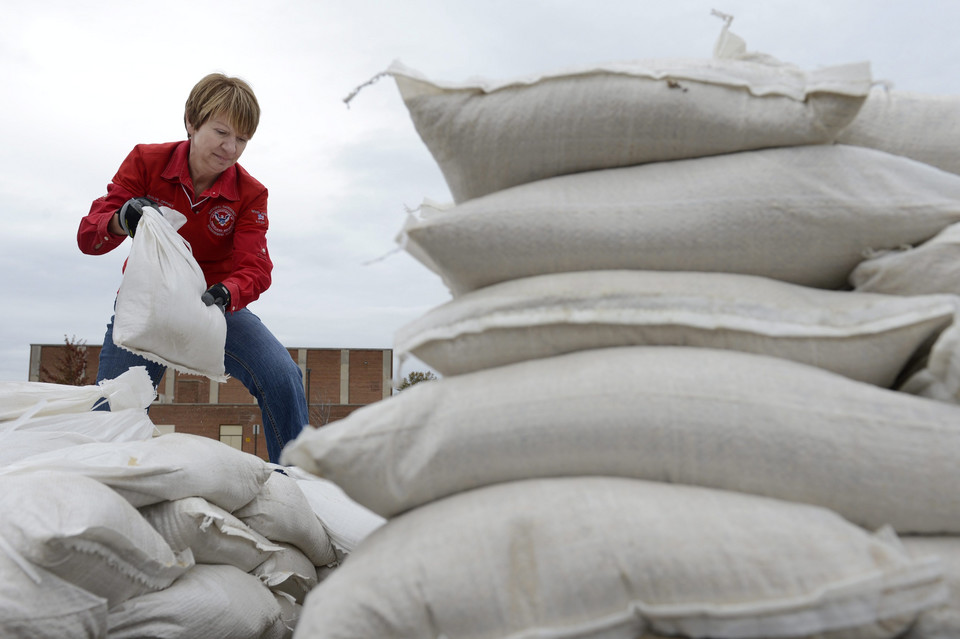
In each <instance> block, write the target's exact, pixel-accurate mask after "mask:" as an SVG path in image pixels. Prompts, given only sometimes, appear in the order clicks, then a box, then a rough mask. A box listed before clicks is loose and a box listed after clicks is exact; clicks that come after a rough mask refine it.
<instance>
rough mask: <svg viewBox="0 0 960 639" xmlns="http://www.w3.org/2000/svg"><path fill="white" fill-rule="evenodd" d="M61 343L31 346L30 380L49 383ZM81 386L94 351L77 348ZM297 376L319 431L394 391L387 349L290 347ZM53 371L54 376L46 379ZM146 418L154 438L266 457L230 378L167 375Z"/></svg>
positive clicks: (251, 413)
mask: <svg viewBox="0 0 960 639" xmlns="http://www.w3.org/2000/svg"><path fill="white" fill-rule="evenodd" d="M69 348H70V347H69V345H67V344H31V345H30V376H29V379H30V381H34V382H38V381H39V382H49V381H53V375H56V371H58V370H59V369H60V368H61V366H62V364H63V361H64V358H65V357H66V355H67V353H68V349H69ZM82 348H83V349H84V351H85V354H84V356H85V358H86V362H87V383H89V384H92V383H94V380H95V379H96V376H97V364H98V361H99V358H100V346H99V345H98V346H83V347H82ZM288 351H289V352H290V356H291V357H292V358H293V360H294V361H295V362H297V364H298V365H299V366H300V370H301V371H302V372H303V383H304V388H306V390H307V404H308V406H309V408H310V423H311V424H312V425H314V426H322V425H324V424H326V423H328V422H331V421H335V420H338V419H343V418H344V417H346V416H347V415H349V414H350V413H352V412H353V411H355V410H356V409H358V408H360V407H361V406H365V405H367V404H372V403H373V402H376V401H379V400H381V399H383V398H385V397H389V396H390V394H391V393H392V389H393V350H392V349H339V348H336V349H335V348H290V349H288ZM51 373H53V375H51ZM150 419H151V421H152V422H153V423H154V424H155V425H156V426H157V428H158V429H159V430H160V431H161V432H174V431H176V432H183V433H191V434H195V435H203V436H205V437H212V438H213V439H219V440H220V441H223V442H226V443H228V444H230V445H232V446H235V447H236V448H239V449H240V450H243V451H244V452H248V453H253V454H255V455H258V456H259V457H262V458H263V459H267V444H266V441H265V439H264V435H263V428H262V424H263V422H262V421H261V418H260V408H259V407H258V406H257V403H256V400H255V399H254V398H253V396H252V395H251V394H250V393H249V392H248V391H247V389H246V388H244V386H243V384H241V383H240V382H239V381H237V380H236V379H233V378H230V379H229V380H227V381H226V382H224V383H218V382H213V381H211V380H210V379H208V378H206V377H203V376H199V375H188V374H184V373H179V372H176V371H174V370H173V369H169V368H168V369H167V372H166V374H165V375H164V376H163V379H162V380H161V381H160V386H159V388H158V397H157V399H156V400H155V401H154V402H153V404H152V405H151V406H150Z"/></svg>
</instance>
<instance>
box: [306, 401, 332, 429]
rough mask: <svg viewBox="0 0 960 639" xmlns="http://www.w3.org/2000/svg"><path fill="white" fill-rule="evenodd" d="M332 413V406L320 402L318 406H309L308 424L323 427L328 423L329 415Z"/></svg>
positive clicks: (328, 403)
mask: <svg viewBox="0 0 960 639" xmlns="http://www.w3.org/2000/svg"><path fill="white" fill-rule="evenodd" d="M332 412H333V404H331V403H330V402H326V401H322V402H320V403H319V404H310V424H311V425H313V426H318V427H319V426H325V425H327V424H329V423H330V415H331V413H332Z"/></svg>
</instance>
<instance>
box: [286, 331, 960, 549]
mask: <svg viewBox="0 0 960 639" xmlns="http://www.w3.org/2000/svg"><path fill="white" fill-rule="evenodd" d="M284 459H285V461H284V463H290V464H296V465H297V466H299V467H301V468H304V469H306V470H308V471H310V472H313V473H315V474H317V475H320V476H323V477H326V478H328V479H329V480H330V481H332V482H334V483H336V485H338V486H340V487H341V488H342V489H343V490H344V491H345V492H346V493H347V494H348V495H350V496H351V497H352V498H353V499H355V500H356V501H357V502H358V503H360V504H362V505H364V506H365V507H367V508H370V509H371V510H373V511H374V512H377V513H380V514H381V515H383V516H385V517H390V516H393V515H395V514H397V513H399V512H403V511H405V510H408V509H410V508H414V507H417V506H420V505H422V504H425V503H428V502H430V501H432V500H435V499H439V498H441V497H444V496H447V495H450V494H453V493H456V492H459V491H463V490H469V489H471V488H476V487H480V486H484V485H488V484H493V483H497V482H503V481H512V480H518V479H526V478H536V477H552V476H572V475H597V474H601V475H616V476H623V477H635V478H639V479H648V480H655V481H668V482H676V483H683V484H692V485H699V486H706V487H714V488H722V489H727V490H735V491H740V492H745V493H754V494H758V495H765V496H768V497H776V498H779V499H786V500H791V501H796V502H804V503H810V504H814V505H818V506H823V507H827V508H831V509H833V510H835V511H836V512H838V513H840V514H841V515H842V516H844V517H846V518H847V519H849V520H851V521H853V522H854V523H858V524H861V525H864V526H867V527H869V528H876V527H879V526H882V525H886V524H889V525H891V526H893V527H894V528H895V529H896V530H897V531H898V532H917V533H943V532H947V533H951V534H956V533H960V491H958V490H957V486H960V464H957V459H960V406H957V405H955V404H948V403H944V402H937V401H931V400H928V399H923V398H918V397H914V396H912V395H908V394H906V393H902V392H898V391H893V390H886V389H882V388H878V387H876V386H873V385H870V384H864V383H862V382H856V381H853V380H850V379H847V378H844V377H841V376H839V375H837V374H834V373H831V372H828V371H825V370H822V369H819V368H815V367H812V366H808V365H804V364H798V363H796V362H791V361H789V360H785V359H780V358H773V357H768V356H763V355H754V354H749V353H742V352H737V351H729V350H716V349H706V348H693V347H674V346H649V347H644V346H638V347H622V348H609V349H596V350H589V351H581V352H578V353H571V354H568V355H560V356H557V357H552V358H544V359H538V360H530V361H527V362H521V363H518V364H512V365H510V366H503V367H500V368H492V369H486V370H483V371H477V372H475V373H467V374H464V375H454V376H451V377H444V378H442V379H440V380H437V381H431V382H426V383H421V384H417V385H415V386H413V387H412V388H409V389H407V390H404V391H403V392H401V393H400V394H399V395H395V396H393V397H391V398H389V399H385V400H383V401H380V402H377V403H376V404H371V405H369V406H365V407H363V408H361V409H359V410H357V411H354V412H353V413H351V414H350V415H349V416H347V417H346V418H344V419H342V420H340V421H337V422H334V423H331V424H327V425H326V426H324V427H322V428H319V429H309V430H305V431H304V432H303V433H301V434H300V436H299V437H298V438H297V439H296V440H295V441H294V442H292V443H291V444H289V445H288V446H287V448H286V449H285V450H284Z"/></svg>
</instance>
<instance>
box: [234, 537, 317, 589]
mask: <svg viewBox="0 0 960 639" xmlns="http://www.w3.org/2000/svg"><path fill="white" fill-rule="evenodd" d="M250 572H251V574H254V575H256V576H257V577H259V578H260V581H262V582H263V585H265V586H266V587H267V588H269V589H270V590H272V591H273V592H274V593H280V592H283V593H286V594H288V595H290V596H291V597H293V600H294V602H295V603H298V604H301V603H303V600H304V598H306V596H307V593H308V592H310V591H311V590H313V589H314V588H315V587H316V585H317V583H318V582H319V576H318V575H317V568H316V566H315V565H314V564H313V562H312V561H310V558H309V557H307V556H306V555H305V554H303V552H302V551H301V550H300V549H299V548H297V547H296V546H293V545H291V544H280V550H278V551H277V552H273V553H270V556H269V557H267V559H266V560H265V561H264V562H263V563H262V564H260V565H259V566H256V567H255V568H254V569H253V570H251V571H250Z"/></svg>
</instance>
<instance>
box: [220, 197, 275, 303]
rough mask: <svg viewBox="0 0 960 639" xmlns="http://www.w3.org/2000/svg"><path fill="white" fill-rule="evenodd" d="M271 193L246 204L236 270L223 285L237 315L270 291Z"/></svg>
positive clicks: (235, 240) (237, 233)
mask: <svg viewBox="0 0 960 639" xmlns="http://www.w3.org/2000/svg"><path fill="white" fill-rule="evenodd" d="M269 226H270V222H269V220H268V218H267V189H266V188H263V189H262V190H261V191H260V192H259V193H258V194H257V195H256V196H255V197H253V198H252V199H251V200H250V201H249V202H248V203H246V204H245V206H244V209H243V211H242V212H241V213H240V215H239V216H238V217H237V224H236V228H235V229H234V235H233V270H232V271H231V273H230V275H229V276H228V277H227V278H226V279H225V280H224V281H223V284H224V286H226V287H227V290H229V291H230V310H231V311H236V310H239V309H241V308H244V307H246V306H247V305H248V304H250V303H251V302H253V301H254V300H256V299H257V298H259V297H260V295H261V293H263V292H264V291H266V290H267V289H268V288H269V287H270V283H271V273H272V272H273V262H272V261H271V260H270V253H269V251H268V250H267V229H268V228H269Z"/></svg>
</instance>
